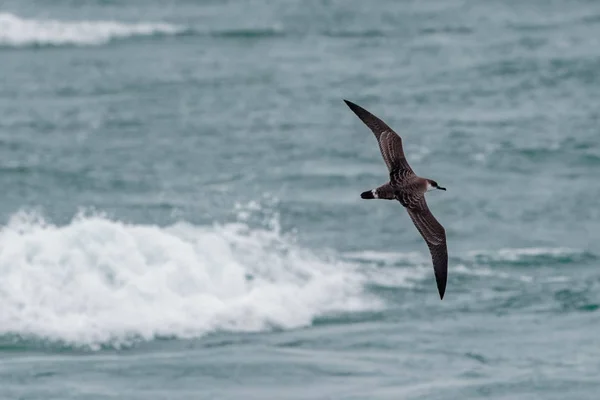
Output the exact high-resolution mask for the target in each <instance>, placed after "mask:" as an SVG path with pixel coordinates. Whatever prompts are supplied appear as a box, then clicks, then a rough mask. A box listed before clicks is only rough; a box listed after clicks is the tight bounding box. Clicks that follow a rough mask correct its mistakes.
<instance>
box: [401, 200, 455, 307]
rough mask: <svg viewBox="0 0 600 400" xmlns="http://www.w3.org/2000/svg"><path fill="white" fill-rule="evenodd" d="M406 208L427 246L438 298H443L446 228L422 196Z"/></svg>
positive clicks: (444, 287) (446, 270)
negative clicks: (438, 294)
mask: <svg viewBox="0 0 600 400" xmlns="http://www.w3.org/2000/svg"><path fill="white" fill-rule="evenodd" d="M406 210H407V211H408V215H409V216H410V218H411V219H412V221H413V223H414V224H415V226H416V228H417V230H418V231H419V233H420V234H421V236H422V237H423V239H425V242H426V243H427V247H429V252H430V253H431V260H432V261H433V271H434V273H435V280H436V283H437V287H438V292H439V293H440V298H441V299H443V298H444V293H445V292H446V281H447V280H448V248H447V245H446V230H445V229H444V227H443V226H442V225H441V224H440V223H439V222H438V220H437V219H435V217H434V216H433V214H432V213H431V211H430V210H429V207H428V206H427V202H426V201H425V197H424V196H421V199H420V201H419V202H418V203H417V204H413V205H412V206H411V207H407V208H406Z"/></svg>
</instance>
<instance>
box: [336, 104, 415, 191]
mask: <svg viewBox="0 0 600 400" xmlns="http://www.w3.org/2000/svg"><path fill="white" fill-rule="evenodd" d="M344 102H345V103H346V105H348V107H350V109H351V110H352V111H353V112H354V113H355V114H356V115H357V116H358V118H360V119H361V121H362V122H364V124H365V125H367V127H369V129H371V131H372V132H373V134H374V135H375V138H377V142H378V143H379V150H381V155H382V156H383V160H384V161H385V164H386V165H387V167H388V170H389V172H390V180H391V181H392V182H399V181H402V180H404V179H406V178H407V177H408V176H410V175H413V174H414V172H413V170H412V168H411V167H410V165H408V161H407V160H406V157H405V156H404V149H403V148H402V139H401V138H400V136H398V134H397V133H396V132H394V130H393V129H392V128H390V127H389V126H388V125H387V124H386V123H385V122H383V121H382V120H381V119H379V118H377V117H376V116H374V115H373V114H371V113H370V112H369V111H367V110H365V109H364V108H362V107H361V106H359V105H357V104H354V103H352V102H351V101H348V100H344Z"/></svg>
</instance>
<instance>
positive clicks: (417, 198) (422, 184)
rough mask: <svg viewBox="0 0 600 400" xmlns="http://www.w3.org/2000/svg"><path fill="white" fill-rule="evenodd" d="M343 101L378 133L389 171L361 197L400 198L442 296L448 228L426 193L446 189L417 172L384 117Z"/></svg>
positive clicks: (444, 287)
mask: <svg viewBox="0 0 600 400" xmlns="http://www.w3.org/2000/svg"><path fill="white" fill-rule="evenodd" d="M344 102H345V103H346V104H347V105H348V107H350V109H351V110H352V111H353V112H354V113H355V114H356V115H357V116H358V117H359V118H360V119H361V120H362V121H363V122H364V123H365V125H367V126H368V127H369V129H371V131H372V132H373V134H374V135H375V138H376V139H377V142H378V143H379V149H380V150H381V155H382V157H383V160H384V161H385V163H386V165H387V167H388V171H389V181H388V182H387V183H385V184H383V185H381V186H379V187H377V188H375V189H371V190H367V191H365V192H363V193H361V198H363V199H383V200H397V201H399V202H400V204H402V205H403V206H404V207H405V208H406V210H407V212H408V215H409V216H410V218H411V220H412V221H413V223H414V224H415V227H416V228H417V230H418V231H419V233H420V234H421V236H422V237H423V239H425V242H426V243H427V246H428V247H429V251H430V253H431V258H432V261H433V269H434V273H435V279H436V283H437V287H438V292H439V294H440V298H441V299H443V298H444V293H445V291H446V281H447V276H448V249H447V246H446V231H445V229H444V227H443V226H442V225H441V224H440V223H439V222H438V221H437V220H436V219H435V217H434V216H433V214H431V211H429V207H428V206H427V202H426V201H425V193H426V192H428V191H430V190H434V189H440V190H446V189H445V188H442V187H440V186H439V185H438V184H437V182H435V181H433V180H431V179H427V178H422V177H420V176H417V175H416V174H415V173H414V171H413V170H412V168H411V167H410V165H409V164H408V162H407V161H406V158H405V156H404V150H403V148H402V139H401V138H400V136H398V134H397V133H396V132H394V131H393V130H392V129H391V128H390V127H389V126H388V125H386V124H385V123H384V122H383V121H382V120H381V119H379V118H377V117H376V116H374V115H373V114H371V113H370V112H368V111H367V110H365V109H364V108H362V107H360V106H358V105H356V104H354V103H352V102H350V101H348V100H344Z"/></svg>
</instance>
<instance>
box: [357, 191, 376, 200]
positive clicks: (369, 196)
mask: <svg viewBox="0 0 600 400" xmlns="http://www.w3.org/2000/svg"><path fill="white" fill-rule="evenodd" d="M373 192H374V190H367V191H366V192H362V193H361V194H360V198H361V199H374V198H375V195H373Z"/></svg>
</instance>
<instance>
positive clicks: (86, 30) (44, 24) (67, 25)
mask: <svg viewBox="0 0 600 400" xmlns="http://www.w3.org/2000/svg"><path fill="white" fill-rule="evenodd" d="M184 30H185V28H183V27H180V26H176V25H171V24H166V23H158V22H157V23H153V22H145V23H125V22H117V21H59V20H52V19H26V18H21V17H19V16H17V15H14V14H10V13H6V12H3V13H2V12H0V45H4V46H14V47H23V46H31V45H42V46H43V45H54V46H60V45H79V46H91V45H100V44H104V43H107V42H109V41H111V40H114V39H122V38H128V37H132V36H152V35H157V34H163V35H174V34H178V33H181V32H183V31H184Z"/></svg>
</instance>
